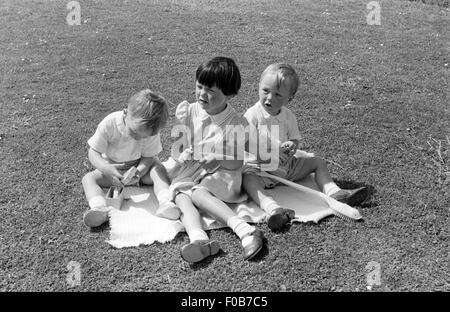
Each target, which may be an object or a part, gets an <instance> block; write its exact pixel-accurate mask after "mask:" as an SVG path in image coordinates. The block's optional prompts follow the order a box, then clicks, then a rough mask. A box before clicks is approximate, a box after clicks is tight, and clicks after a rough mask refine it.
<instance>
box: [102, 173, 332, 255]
mask: <svg viewBox="0 0 450 312" xmlns="http://www.w3.org/2000/svg"><path fill="white" fill-rule="evenodd" d="M299 184H301V185H304V186H307V187H310V188H312V189H316V190H318V187H317V185H316V184H315V182H314V180H313V179H312V175H311V176H309V177H308V178H306V179H304V180H302V181H300V182H299ZM267 191H268V192H269V193H270V195H271V196H273V197H274V199H275V200H276V201H278V202H279V203H280V205H281V206H282V207H285V208H289V209H293V210H295V219H294V220H293V222H309V221H312V222H316V223H317V222H319V221H320V220H321V219H323V218H325V217H327V216H330V215H333V214H334V211H333V210H332V209H331V208H330V207H329V205H328V204H327V203H326V202H325V201H324V200H323V199H321V198H320V197H319V196H317V195H314V194H313V193H309V192H303V191H301V190H298V189H294V188H292V187H289V186H285V185H280V186H277V187H275V188H274V189H270V190H267ZM124 198H125V200H124V202H123V204H122V207H121V209H120V210H117V209H114V210H113V211H111V212H110V228H111V231H110V238H109V240H108V241H107V242H108V243H109V244H111V245H112V246H114V247H116V248H122V247H132V246H139V245H141V244H144V245H149V244H152V243H154V242H162V243H164V242H168V241H170V240H172V239H174V238H175V236H176V235H177V234H178V233H179V232H181V231H184V226H183V224H182V223H181V222H180V221H172V220H168V219H164V218H159V217H157V216H155V211H156V209H157V207H158V201H157V199H156V197H155V194H154V193H153V188H152V187H149V186H148V187H140V188H138V187H126V188H125V190H124ZM230 207H231V208H232V209H234V210H235V211H236V212H237V214H238V215H239V216H241V217H243V218H244V219H246V220H247V221H248V222H249V223H261V222H265V219H266V213H265V211H263V210H262V209H260V208H259V207H258V206H257V205H256V204H255V203H254V202H253V201H251V200H247V201H246V202H244V203H240V204H230ZM203 222H204V228H205V229H206V230H211V229H217V228H221V227H225V225H223V224H221V223H219V222H217V221H215V220H213V219H211V218H210V217H208V216H206V215H204V216H203Z"/></svg>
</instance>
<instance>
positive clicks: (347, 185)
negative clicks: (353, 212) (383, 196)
mask: <svg viewBox="0 0 450 312" xmlns="http://www.w3.org/2000/svg"><path fill="white" fill-rule="evenodd" d="M335 182H336V184H337V185H338V186H339V187H340V188H342V189H349V190H351V189H355V188H358V187H363V186H364V187H366V188H367V198H366V199H365V200H364V201H363V202H362V203H361V204H359V205H358V207H361V208H373V207H377V206H378V205H379V204H378V202H377V201H375V200H374V199H373V198H374V195H375V194H376V193H377V190H376V188H375V187H374V186H373V185H370V184H366V183H362V182H355V181H351V180H335Z"/></svg>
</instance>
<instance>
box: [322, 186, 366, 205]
mask: <svg viewBox="0 0 450 312" xmlns="http://www.w3.org/2000/svg"><path fill="white" fill-rule="evenodd" d="M368 195H369V191H368V189H367V188H366V187H364V186H363V187H360V188H357V189H353V190H339V191H337V192H336V193H334V194H332V195H331V196H330V197H332V198H334V199H336V200H337V201H340V202H342V203H344V204H347V205H349V206H358V205H359V204H361V203H362V202H363V201H364V200H366V199H367V196H368Z"/></svg>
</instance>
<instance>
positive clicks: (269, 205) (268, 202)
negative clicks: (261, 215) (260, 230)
mask: <svg viewBox="0 0 450 312" xmlns="http://www.w3.org/2000/svg"><path fill="white" fill-rule="evenodd" d="M260 207H261V208H262V209H263V210H264V211H265V212H267V213H269V214H270V213H271V212H272V211H274V210H275V209H278V208H281V206H280V205H278V204H277V202H276V201H274V200H273V199H272V198H270V197H266V198H264V199H263V200H262V201H261V203H260Z"/></svg>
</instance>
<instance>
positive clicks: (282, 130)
mask: <svg viewBox="0 0 450 312" xmlns="http://www.w3.org/2000/svg"><path fill="white" fill-rule="evenodd" d="M244 117H245V118H246V119H247V121H248V122H249V124H250V125H252V126H254V127H255V128H256V129H257V130H258V131H259V132H260V133H259V135H260V136H261V135H263V134H264V133H261V132H263V131H266V130H267V132H268V133H266V134H267V135H268V136H267V137H271V136H270V128H271V126H272V125H277V126H278V127H279V142H278V143H279V144H281V143H283V142H286V141H289V140H300V139H301V135H300V131H299V129H298V125H297V119H296V118H295V115H294V114H293V113H292V111H291V110H290V109H289V108H287V107H284V106H282V107H281V111H280V113H279V114H278V115H276V116H272V115H270V114H269V113H268V112H266V110H265V109H264V107H262V104H261V103H260V101H258V102H256V104H255V105H253V106H252V107H250V108H249V109H247V111H246V112H245V114H244ZM261 126H266V127H261Z"/></svg>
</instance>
